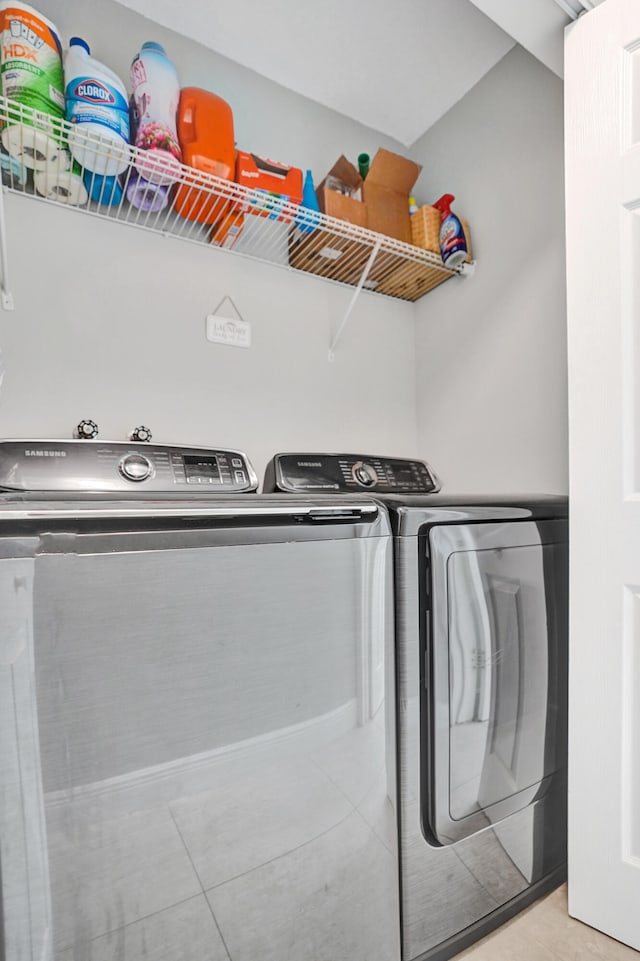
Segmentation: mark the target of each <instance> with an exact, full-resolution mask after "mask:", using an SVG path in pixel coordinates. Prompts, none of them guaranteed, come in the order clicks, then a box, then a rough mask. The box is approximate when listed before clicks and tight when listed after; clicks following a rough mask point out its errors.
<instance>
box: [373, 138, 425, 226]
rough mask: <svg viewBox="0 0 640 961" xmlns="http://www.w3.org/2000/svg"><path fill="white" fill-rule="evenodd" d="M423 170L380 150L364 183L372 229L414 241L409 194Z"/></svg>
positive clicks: (402, 158) (417, 165)
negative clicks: (412, 237)
mask: <svg viewBox="0 0 640 961" xmlns="http://www.w3.org/2000/svg"><path fill="white" fill-rule="evenodd" d="M421 170H422V167H421V166H420V164H416V163H414V162H413V161H412V160H407V158H406V157H400V156H399V155H398V154H395V153H391V151H390V150H384V149H380V150H378V152H377V153H376V155H375V157H374V158H373V161H372V163H371V166H370V168H369V173H368V174H367V177H366V180H365V181H364V183H363V185H362V197H363V200H364V202H365V205H366V208H367V226H368V227H369V230H375V231H377V232H378V233H380V234H386V235H387V236H388V237H395V238H396V239H397V240H403V241H404V242H405V243H407V244H410V243H411V221H410V218H409V194H410V193H411V190H412V189H413V185H414V184H415V182H416V180H417V179H418V177H419V176H420V171H421Z"/></svg>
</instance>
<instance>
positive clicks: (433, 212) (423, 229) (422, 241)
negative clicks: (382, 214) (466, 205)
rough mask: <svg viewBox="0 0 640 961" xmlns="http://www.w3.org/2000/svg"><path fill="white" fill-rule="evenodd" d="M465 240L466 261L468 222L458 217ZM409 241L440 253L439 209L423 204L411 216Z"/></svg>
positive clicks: (469, 256)
mask: <svg viewBox="0 0 640 961" xmlns="http://www.w3.org/2000/svg"><path fill="white" fill-rule="evenodd" d="M460 221H461V223H462V229H463V230H464V236H465V240H466V241H467V257H466V260H467V262H468V261H470V260H471V237H470V236H469V224H468V223H467V221H466V220H463V218H462V217H461V218H460ZM411 243H412V244H415V246H416V247H422V248H423V250H431V251H433V253H434V254H439V253H440V211H439V210H438V209H437V208H436V207H429V206H424V207H420V209H419V210H417V211H416V212H415V214H412V216H411Z"/></svg>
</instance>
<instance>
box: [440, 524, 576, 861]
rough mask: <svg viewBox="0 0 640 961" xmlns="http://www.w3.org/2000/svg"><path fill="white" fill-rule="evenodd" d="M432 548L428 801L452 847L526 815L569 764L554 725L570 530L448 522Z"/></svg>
mask: <svg viewBox="0 0 640 961" xmlns="http://www.w3.org/2000/svg"><path fill="white" fill-rule="evenodd" d="M429 544H430V554H431V556H430V568H431V591H430V593H431V598H432V612H431V615H430V623H431V631H430V650H429V651H428V652H427V654H428V656H429V659H430V663H431V689H430V690H431V698H429V695H428V694H427V697H426V699H425V705H424V707H425V709H426V710H427V711H430V712H431V714H430V716H431V729H430V733H429V748H430V749H431V751H432V763H431V765H430V777H429V779H428V783H427V785H426V792H425V793H426V797H425V801H426V805H427V807H428V811H429V822H430V825H431V830H432V832H433V835H434V838H435V840H436V841H437V842H439V843H440V844H451V843H453V842H454V841H457V840H460V839H461V838H463V837H468V836H470V835H471V834H473V833H475V832H476V831H478V830H481V829H482V828H485V827H486V826H487V825H488V824H490V823H495V822H497V821H499V820H501V819H502V818H504V817H507V816H508V815H510V814H513V813H515V812H516V811H519V810H522V809H523V808H524V807H526V806H527V805H529V804H530V803H531V802H532V801H533V800H534V799H536V798H537V797H540V796H541V793H542V792H543V791H544V789H545V785H546V782H547V781H548V779H549V778H550V777H551V775H552V774H553V773H554V772H555V771H556V770H558V769H559V768H560V767H561V766H563V763H564V756H563V753H562V751H561V744H562V742H561V740H560V738H561V736H562V730H563V729H562V728H558V727H554V728H552V727H551V722H552V721H553V722H556V721H557V720H558V717H559V714H561V710H562V708H561V703H562V702H561V698H562V697H563V696H564V694H563V692H564V689H565V688H564V684H563V675H564V658H563V657H562V656H561V646H562V643H563V637H564V634H563V629H564V630H566V627H564V624H566V616H565V617H564V618H563V617H562V613H561V612H560V616H558V613H559V611H558V609H559V608H560V607H565V603H566V602H565V600H564V596H565V595H563V594H562V591H563V589H564V584H565V580H564V578H563V577H562V570H563V568H566V563H567V552H566V525H565V523H564V522H563V521H554V522H542V523H539V524H533V523H526V524H525V523H522V524H477V525H458V526H455V527H446V526H442V527H435V528H434V529H433V530H432V531H431V532H430V535H429ZM555 575H557V576H555ZM565 614H566V612H565ZM430 701H431V704H430V703H429V702H430ZM429 748H428V749H429Z"/></svg>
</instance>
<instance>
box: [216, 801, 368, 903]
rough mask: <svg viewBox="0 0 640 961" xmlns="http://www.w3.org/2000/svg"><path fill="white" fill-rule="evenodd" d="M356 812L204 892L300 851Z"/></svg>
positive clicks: (353, 811) (351, 812) (352, 810)
mask: <svg viewBox="0 0 640 961" xmlns="http://www.w3.org/2000/svg"><path fill="white" fill-rule="evenodd" d="M357 813H359V812H358V811H356V809H355V808H352V809H351V811H349V813H348V814H345V816H344V817H343V818H340V820H339V821H336V823H335V824H332V825H331V827H328V828H325V830H324V831H321V832H320V834H314V836H313V837H312V838H308V839H307V840H306V841H303V842H302V844H297V845H296V846H295V847H294V848H289V850H288V851H283V853H282V854H276V855H275V857H272V858H269V860H268V861H262V862H261V863H260V864H256V865H255V866H254V867H252V868H248V869H247V870H246V871H241V872H240V874H234V875H233V876H232V877H230V878H225V879H224V881H218V883H217V884H212V885H211V887H210V888H206V890H205V894H207V893H208V892H209V891H216V890H217V889H218V888H221V887H222V886H223V885H225V884H230V883H231V881H239V880H240V878H245V877H246V876H247V875H248V874H253V872H254V871H259V870H260V868H264V867H266V866H267V864H274V863H275V862H276V861H280V859H281V858H286V857H288V856H289V855H290V854H295V852H296V851H301V850H302V848H305V847H306V846H307V845H308V844H313V842H314V841H317V840H318V839H319V838H323V837H325V835H327V834H331V832H332V831H334V830H335V829H336V828H338V827H340V825H341V824H344V822H345V821H347V820H348V819H349V818H350V817H351V816H352V815H353V814H357ZM367 827H368V825H367ZM381 843H382V842H381Z"/></svg>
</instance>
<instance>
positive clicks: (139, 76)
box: [131, 41, 182, 185]
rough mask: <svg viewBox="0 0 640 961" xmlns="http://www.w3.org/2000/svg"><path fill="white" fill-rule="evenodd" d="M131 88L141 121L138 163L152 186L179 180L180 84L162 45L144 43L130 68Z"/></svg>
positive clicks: (140, 171) (138, 138)
mask: <svg viewBox="0 0 640 961" xmlns="http://www.w3.org/2000/svg"><path fill="white" fill-rule="evenodd" d="M131 86H132V89H133V99H134V103H135V110H136V114H137V118H138V124H137V131H136V140H135V142H136V147H139V148H140V149H141V151H142V153H141V154H140V155H139V156H138V158H137V159H136V161H135V165H136V168H137V170H138V173H139V174H140V175H141V176H142V177H144V179H145V180H147V181H148V182H149V183H154V184H165V185H167V184H171V183H173V182H174V181H175V180H178V178H179V177H180V163H181V161H182V152H181V150H180V144H179V142H178V131H177V119H176V115H177V111H178V101H179V98H180V82H179V80H178V74H177V71H176V68H175V67H174V65H173V63H172V62H171V60H169V58H168V57H167V55H166V53H165V52H164V48H163V47H162V46H161V45H160V44H159V43H152V42H151V41H148V42H147V43H143V44H142V47H141V48H140V53H138V54H137V56H136V57H135V58H134V61H133V63H132V64H131Z"/></svg>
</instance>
